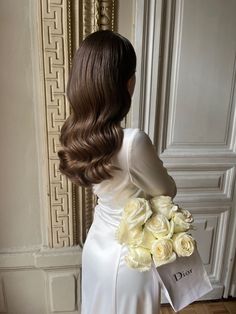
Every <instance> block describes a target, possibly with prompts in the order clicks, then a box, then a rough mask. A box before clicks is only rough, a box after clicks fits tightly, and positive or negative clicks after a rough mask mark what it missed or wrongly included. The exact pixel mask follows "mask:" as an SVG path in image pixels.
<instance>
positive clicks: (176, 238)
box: [172, 232, 195, 256]
mask: <svg viewBox="0 0 236 314" xmlns="http://www.w3.org/2000/svg"><path fill="white" fill-rule="evenodd" d="M172 240H173V248H174V251H175V252H176V253H177V255H178V256H190V255H192V254H193V252H194V248H195V240H194V238H193V237H192V236H190V235H189V234H187V233H186V232H181V233H176V234H174V235H173V238H172Z"/></svg>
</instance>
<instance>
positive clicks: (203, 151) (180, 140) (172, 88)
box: [133, 0, 236, 298]
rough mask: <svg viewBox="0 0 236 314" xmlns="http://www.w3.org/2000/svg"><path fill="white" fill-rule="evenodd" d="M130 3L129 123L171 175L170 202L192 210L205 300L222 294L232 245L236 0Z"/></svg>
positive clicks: (232, 257)
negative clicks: (206, 280)
mask: <svg viewBox="0 0 236 314" xmlns="http://www.w3.org/2000/svg"><path fill="white" fill-rule="evenodd" d="M136 3H137V13H136V20H135V23H136V25H137V27H136V31H135V46H136V50H137V55H138V57H139V58H140V60H139V61H138V66H137V72H138V73H139V74H137V84H138V91H137V92H136V96H135V103H136V112H135V114H134V115H133V121H134V122H135V126H137V127H141V129H143V130H144V131H146V132H147V133H148V134H149V136H150V137H151V139H152V141H153V143H154V145H155V147H156V150H157V153H158V155H159V156H160V158H161V159H162V161H163V164H164V166H165V167H166V168H167V169H168V172H169V173H170V175H171V176H173V178H174V179H175V181H176V184H177V195H176V196H175V201H176V202H177V203H179V204H180V205H181V206H182V207H184V208H188V209H189V210H190V211H192V212H193V213H194V216H195V218H196V221H195V226H196V230H193V231H192V233H193V234H194V236H195V237H196V239H197V241H198V247H199V251H200V254H201V256H202V258H203V260H204V263H205V265H206V268H207V271H208V273H209V275H210V277H211V280H212V283H213V287H214V290H213V291H212V292H211V293H210V294H209V295H208V298H221V297H222V296H223V294H224V296H225V297H227V296H228V295H229V287H230V284H231V283H230V279H231V278H232V272H233V263H234V261H235V243H236V242H235V241H236V240H235V239H236V237H235V229H236V228H235V227H236V207H235V205H236V194H235V193H236V192H235V191H236V190H235V179H236V176H235V175H236V173H235V171H236V169H235V165H236V110H235V108H236V101H235V100H236V94H235V92H236V62H235V60H236V55H235V47H236V38H235V28H236V20H235V11H236V2H235V1H229V2H227V5H225V4H223V3H222V1H220V0H208V1H194V0H187V1H186V0H156V1H154V0H150V1H147V2H146V1H145V2H144V1H142V0H136ZM157 21H158V22H157ZM137 120H138V123H137Z"/></svg>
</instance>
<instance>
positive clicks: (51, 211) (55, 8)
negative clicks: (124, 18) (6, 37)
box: [41, 0, 116, 247]
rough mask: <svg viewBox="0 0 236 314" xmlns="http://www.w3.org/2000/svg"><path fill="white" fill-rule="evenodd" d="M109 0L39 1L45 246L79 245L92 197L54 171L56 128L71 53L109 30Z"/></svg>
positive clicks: (62, 115) (63, 109) (63, 111)
mask: <svg viewBox="0 0 236 314" xmlns="http://www.w3.org/2000/svg"><path fill="white" fill-rule="evenodd" d="M115 16H116V14H115V0H107V1H99V0H41V29H42V32H41V36H42V37H41V40H42V49H43V60H42V61H43V84H44V95H45V109H46V110H45V112H46V117H45V118H46V119H45V120H46V130H47V154H48V155H47V160H48V186H49V188H48V198H49V208H48V239H49V243H48V245H49V246H50V247H67V246H73V245H76V244H79V245H80V246H81V247H82V246H83V243H84V241H85V238H86V234H87V231H88V229H89V227H90V225H91V222H92V218H93V208H94V206H95V203H96V198H95V196H94V195H93V193H92V190H91V189H89V188H81V187H79V188H78V187H76V186H74V185H73V184H71V182H70V181H69V180H68V179H67V178H66V177H65V176H63V175H62V174H61V173H60V171H59V168H58V167H59V160H58V157H57V152H58V150H59V149H60V143H59V136H60V130H61V127H62V125H63V123H64V122H65V120H66V118H67V117H68V116H69V114H70V108H69V104H68V101H67V98H66V83H67V79H68V74H69V70H70V66H71V62H72V57H73V52H74V51H75V49H74V48H73V47H75V48H77V47H78V45H79V42H80V41H81V40H82V39H83V38H85V37H86V36H87V35H88V34H90V33H92V32H94V31H96V30H99V29H111V30H115V25H116V24H115Z"/></svg>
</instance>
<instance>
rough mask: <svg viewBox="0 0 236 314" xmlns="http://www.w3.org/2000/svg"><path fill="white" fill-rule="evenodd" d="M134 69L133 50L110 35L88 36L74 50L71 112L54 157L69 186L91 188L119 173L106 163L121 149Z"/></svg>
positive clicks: (68, 88)
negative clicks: (129, 81) (56, 155)
mask: <svg viewBox="0 0 236 314" xmlns="http://www.w3.org/2000/svg"><path fill="white" fill-rule="evenodd" d="M135 69H136V55H135V51H134V48H133V46H132V45H131V43H130V42H129V41H128V39H126V38H125V37H123V36H121V35H120V34H118V33H115V32H112V31H108V30H106V31H98V32H95V33H92V34H91V35H89V36H88V37H87V38H86V39H85V40H84V41H83V42H82V43H81V45H80V47H79V49H78V50H77V52H76V54H75V57H74V59H73V64H72V69H71V72H70V76H69V80H68V85H67V97H68V100H69V103H70V105H71V109H72V110H71V115H70V116H69V117H68V119H67V120H66V122H65V123H64V125H63V126H62V129H61V135H60V142H61V145H62V149H61V150H60V151H59V152H58V156H59V158H60V166H59V169H60V171H61V172H62V173H63V174H65V175H66V176H67V177H68V178H69V179H70V180H71V181H72V182H74V183H75V184H77V185H81V186H91V185H92V184H96V183H100V182H101V181H103V180H105V179H109V178H112V177H113V175H112V174H111V173H112V171H113V170H119V168H118V167H115V166H114V165H112V164H111V158H112V157H113V156H114V155H115V154H116V152H118V151H119V149H120V148H121V145H122V141H123V130H122V128H121V126H120V122H121V120H122V119H123V118H124V117H125V116H126V114H127V113H128V111H129V109H130V105H131V96H130V93H129V91H128V87H127V83H128V80H129V79H130V78H131V77H132V75H133V74H134V73H135Z"/></svg>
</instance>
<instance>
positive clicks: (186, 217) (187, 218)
mask: <svg viewBox="0 0 236 314" xmlns="http://www.w3.org/2000/svg"><path fill="white" fill-rule="evenodd" d="M178 212H180V213H181V214H182V215H183V217H184V220H185V221H186V222H188V223H192V222H193V221H194V219H193V216H192V214H191V213H190V212H189V211H188V210H187V209H184V208H179V210H178Z"/></svg>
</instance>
